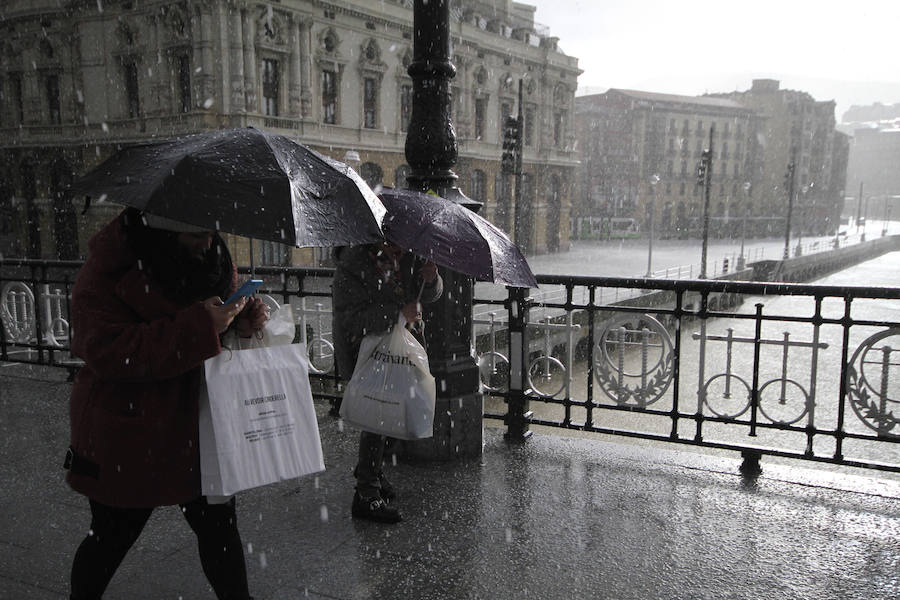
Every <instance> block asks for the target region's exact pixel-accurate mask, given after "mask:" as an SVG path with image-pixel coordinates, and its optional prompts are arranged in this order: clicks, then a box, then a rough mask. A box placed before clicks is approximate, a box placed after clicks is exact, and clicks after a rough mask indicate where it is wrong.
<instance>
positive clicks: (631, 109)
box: [573, 89, 768, 237]
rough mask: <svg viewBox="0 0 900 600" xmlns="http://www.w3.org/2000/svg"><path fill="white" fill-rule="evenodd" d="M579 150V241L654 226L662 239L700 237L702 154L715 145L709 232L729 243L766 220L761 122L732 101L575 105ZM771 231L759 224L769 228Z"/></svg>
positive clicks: (610, 95)
mask: <svg viewBox="0 0 900 600" xmlns="http://www.w3.org/2000/svg"><path fill="white" fill-rule="evenodd" d="M575 105H576V131H577V132H578V137H579V146H580V148H581V160H582V168H581V170H580V173H579V175H580V177H579V185H578V193H577V196H576V198H577V200H576V201H575V203H574V205H575V206H576V207H577V208H575V209H574V210H575V211H576V216H575V218H574V219H573V222H574V229H573V233H574V234H576V235H578V236H579V237H596V236H599V237H605V236H626V235H627V234H628V232H629V230H632V231H633V230H634V229H635V226H637V227H639V228H643V229H644V230H646V227H647V225H648V222H649V214H650V212H649V210H650V208H651V207H652V208H653V211H654V228H655V231H656V235H658V236H660V237H699V236H700V232H701V229H702V217H703V202H704V198H703V189H702V187H701V186H700V185H698V184H697V164H698V161H699V160H700V154H701V152H702V151H703V150H704V149H705V148H708V147H709V141H710V128H711V127H714V134H713V135H714V137H713V150H714V157H713V178H712V181H713V188H712V194H711V198H712V200H711V215H712V219H711V222H712V228H711V231H712V232H713V233H714V234H715V235H726V234H727V233H728V231H729V230H731V229H734V228H737V227H738V226H739V222H740V219H739V217H742V216H744V215H748V216H753V217H754V218H760V219H765V218H768V213H767V209H766V208H764V207H763V206H762V205H757V204H754V202H753V201H754V199H755V196H752V194H753V190H752V187H750V186H747V185H745V184H747V183H748V182H753V181H755V179H756V178H757V177H758V175H757V171H758V165H757V164H756V162H754V161H755V157H756V153H755V152H754V145H755V143H756V140H757V136H756V131H757V128H758V126H759V125H758V119H757V118H756V116H755V114H754V113H753V111H751V110H749V109H747V108H746V107H744V106H742V105H741V104H739V103H737V102H735V101H733V100H728V99H722V98H711V97H696V96H677V95H669V94H655V93H650V92H641V91H635V90H620V89H611V90H608V91H607V92H605V93H603V94H594V95H590V96H579V97H578V98H576V99H575ZM762 226H763V225H761V227H762Z"/></svg>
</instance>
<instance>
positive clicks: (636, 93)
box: [575, 88, 750, 111]
mask: <svg viewBox="0 0 900 600" xmlns="http://www.w3.org/2000/svg"><path fill="white" fill-rule="evenodd" d="M611 92H614V93H618V94H622V95H625V96H630V97H632V98H636V99H639V100H647V101H649V102H666V103H679V104H695V105H701V106H715V107H717V108H729V109H733V110H743V111H749V110H750V109H749V108H748V107H746V106H744V105H743V104H741V103H740V102H735V101H734V100H727V99H725V98H713V97H710V96H679V95H677V94H659V93H656V92H644V91H641V90H625V89H620V88H610V89H608V90H607V91H606V92H605V93H606V94H609V93H611ZM602 95H604V94H593V96H602ZM590 97H591V96H578V97H576V98H575V99H576V101H577V100H578V99H580V98H590Z"/></svg>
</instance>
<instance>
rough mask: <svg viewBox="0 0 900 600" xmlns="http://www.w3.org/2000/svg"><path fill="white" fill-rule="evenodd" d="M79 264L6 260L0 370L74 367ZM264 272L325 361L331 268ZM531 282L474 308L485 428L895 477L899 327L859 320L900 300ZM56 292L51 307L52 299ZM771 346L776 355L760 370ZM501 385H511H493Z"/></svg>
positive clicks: (719, 287)
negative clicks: (29, 321)
mask: <svg viewBox="0 0 900 600" xmlns="http://www.w3.org/2000/svg"><path fill="white" fill-rule="evenodd" d="M80 265H81V263H79V262H77V261H36V260H25V259H16V260H0V289H2V288H3V287H4V286H5V285H7V284H9V283H10V282H20V283H21V284H22V285H25V286H27V287H28V289H29V290H30V291H31V293H32V294H33V296H34V301H33V313H32V314H33V315H34V319H33V321H34V325H33V327H34V332H33V335H31V336H29V337H28V339H27V340H25V341H22V340H20V339H19V338H18V337H14V336H12V335H11V334H10V332H11V328H10V324H9V318H10V316H9V315H6V316H5V317H4V319H0V360H2V361H6V362H22V363H34V364H44V365H51V366H60V367H66V368H70V369H75V368H77V364H74V363H73V361H72V360H71V359H72V357H71V355H70V353H69V349H68V339H67V338H66V337H65V336H61V337H60V338H58V339H51V338H49V337H47V336H46V335H45V332H47V331H48V328H49V327H50V324H51V323H52V322H53V320H54V319H57V318H58V319H62V320H67V319H68V314H69V312H68V311H69V298H70V294H71V286H72V282H73V281H74V276H75V272H76V270H77V268H79V267H80ZM240 271H241V272H248V271H249V269H247V268H241V269H240ZM255 272H256V275H257V276H258V277H261V278H263V279H264V281H265V283H264V285H263V287H262V291H264V292H265V293H267V294H269V295H270V296H272V297H274V298H278V299H279V301H280V302H282V303H291V305H292V307H293V308H294V315H295V317H297V318H298V319H299V320H300V325H301V330H300V331H301V337H303V336H306V335H307V326H309V328H311V329H312V332H311V334H312V338H310V340H319V341H321V342H322V343H321V347H320V348H319V349H320V350H323V351H324V353H326V354H327V352H329V351H330V342H328V340H327V338H328V336H329V335H330V332H329V331H325V329H326V327H327V326H330V319H326V318H324V315H325V314H326V313H329V312H330V299H331V280H332V276H333V270H332V269H328V268H316V269H309V268H293V267H256V269H255ZM537 279H538V282H539V284H540V285H541V286H542V287H545V288H548V287H554V286H556V287H558V288H560V289H555V290H554V291H552V292H551V293H550V294H548V295H545V296H543V297H541V296H540V295H539V294H534V295H532V296H529V295H528V294H526V293H523V291H522V290H515V289H514V288H506V289H499V286H498V289H497V290H494V291H495V292H497V293H496V294H494V295H493V296H494V297H492V298H488V297H485V298H481V299H479V298H476V299H475V300H474V305H473V328H475V330H474V333H475V335H473V338H474V341H475V344H476V345H477V346H478V347H479V349H480V352H479V354H480V358H481V359H482V360H481V361H480V364H481V365H482V366H484V367H485V368H484V369H483V370H482V376H483V377H484V375H485V372H487V374H488V375H489V376H491V377H492V378H491V377H489V378H488V380H486V381H485V384H486V385H485V388H484V393H485V396H486V404H487V408H486V410H485V413H484V417H485V418H487V419H497V420H503V421H504V422H505V423H507V426H508V427H512V425H511V424H513V423H515V424H517V425H516V427H517V429H516V430H515V431H513V430H512V429H510V431H511V437H512V438H515V437H517V436H522V434H523V433H527V430H528V427H529V426H534V425H540V426H546V427H552V428H559V429H573V430H580V431H587V432H594V433H601V434H612V435H620V436H626V437H637V438H642V439H649V440H656V441H662V442H670V443H677V444H687V445H694V446H701V447H708V448H720V449H727V450H733V451H739V452H741V453H742V454H743V455H744V456H745V457H747V458H750V459H755V460H758V458H759V456H761V455H763V454H766V455H773V456H783V457H789V458H795V459H803V460H810V461H818V462H828V463H834V464H841V465H850V466H856V467H865V468H871V469H880V470H886V471H893V472H900V423H898V421H897V419H898V417H897V416H896V415H898V414H900V411H898V410H896V408H895V407H896V406H897V402H898V401H900V399H898V398H897V393H896V390H897V388H898V382H897V378H896V376H894V378H893V379H891V376H892V373H894V372H895V371H896V370H897V369H896V367H897V366H898V362H900V361H898V359H897V352H900V322H898V321H896V320H889V319H882V318H868V317H867V316H866V315H865V314H862V315H861V314H857V312H855V311H853V310H851V307H853V306H856V305H857V304H859V303H860V302H861V301H865V302H867V303H871V302H876V303H878V302H882V301H896V300H900V289H897V288H888V287H879V286H834V285H824V286H823V285H812V284H797V283H770V282H750V281H731V280H696V279H677V280H676V279H648V278H626V277H587V276H559V275H539V276H538V277H537ZM537 291H538V292H540V290H537ZM51 294H52V296H53V297H54V298H56V304H54V303H53V302H48V298H49V297H50V296H51ZM488 295H490V294H488ZM747 296H757V297H760V298H761V300H760V301H759V302H757V303H756V304H755V305H754V306H753V307H752V308H753V310H749V311H748V310H746V308H747V307H744V308H741V307H740V303H741V301H742V299H743V298H746V297H747ZM782 296H790V297H793V298H797V299H798V301H802V299H803V298H806V299H808V300H807V302H809V303H810V306H811V307H812V308H811V309H810V311H808V314H796V313H790V312H786V313H776V312H773V311H772V309H770V308H768V305H770V304H771V302H772V301H774V300H775V299H777V298H779V297H782ZM610 297H615V298H616V300H614V301H610ZM310 299H311V300H310ZM307 302H311V303H313V305H314V306H315V308H310V307H309V306H307ZM854 303H856V304H854ZM54 307H55V308H54ZM501 307H502V308H501ZM485 309H487V310H488V311H490V312H493V313H494V315H492V318H491V319H484V318H482V317H480V316H478V315H484V314H485V313H484V312H483V311H484V310H485ZM538 309H545V310H543V311H541V310H538ZM54 311H56V313H54ZM501 311H502V312H501ZM26 312H27V311H26ZM488 314H490V313H488ZM887 314H890V312H889V311H888V312H887ZM892 318H894V319H896V317H892ZM326 322H327V323H326ZM486 325H487V326H488V328H489V331H488V333H485V331H484V328H485V326H486ZM773 328H774V329H773ZM739 330H740V331H739ZM836 332H838V333H839V335H838V334H837V333H836ZM488 335H489V337H487V336H488ZM828 335H830V336H831V338H830V339H825V338H826V337H827V336H828ZM894 336H897V338H898V339H894ZM488 342H490V347H489V348H487V347H485V346H486V345H487V343H488ZM891 344H893V346H892V345H891ZM310 346H312V344H311V345H310ZM893 348H897V349H898V350H896V351H895V350H894V349H893ZM776 349H777V352H779V353H780V354H779V355H778V357H777V359H773V358H771V357H768V358H767V356H768V354H770V353H771V352H774V351H776ZM742 350H743V351H742ZM804 353H805V354H804ZM486 357H487V358H489V359H490V360H489V361H488V360H487V359H486ZM738 357H739V358H738ZM767 360H768V361H769V362H770V363H771V364H769V363H767V362H766V361H767ZM824 365H827V367H828V368H827V369H825V367H824ZM498 368H499V369H500V370H499V371H498V370H497V369H498ZM823 369H824V370H823ZM317 371H318V372H313V373H311V379H312V380H313V381H314V390H315V392H314V393H315V395H316V397H318V398H322V399H326V400H329V401H331V402H337V401H338V400H339V399H340V397H341V393H340V388H339V386H338V385H337V379H338V376H339V375H340V374H339V373H334V371H333V369H329V370H328V371H327V372H325V369H321V370H317ZM498 374H499V375H500V376H502V377H503V378H505V379H506V384H505V385H497V377H498ZM535 377H540V378H542V380H541V381H542V385H535ZM560 378H562V379H560ZM516 381H518V382H519V383H515V382H516ZM514 383H515V385H513V384H514ZM492 399H497V400H499V401H500V403H499V404H497V403H496V402H495V401H494V400H492ZM498 408H500V409H501V410H499V411H498ZM532 409H533V410H532Z"/></svg>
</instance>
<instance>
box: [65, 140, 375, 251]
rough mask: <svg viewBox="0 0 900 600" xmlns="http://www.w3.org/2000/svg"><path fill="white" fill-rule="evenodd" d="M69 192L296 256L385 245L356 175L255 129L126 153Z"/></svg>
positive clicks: (128, 149) (368, 192) (372, 203)
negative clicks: (297, 250)
mask: <svg viewBox="0 0 900 600" xmlns="http://www.w3.org/2000/svg"><path fill="white" fill-rule="evenodd" d="M71 189H72V191H73V192H74V193H76V194H84V195H87V196H91V197H93V198H98V199H103V200H107V201H109V202H113V203H116V204H123V205H126V206H132V207H134V208H138V209H140V210H143V211H145V212H147V213H149V214H152V215H158V216H161V217H166V218H169V219H172V220H175V221H180V222H183V223H188V224H190V225H196V226H199V227H204V228H208V229H216V230H219V231H226V232H229V233H234V234H238V235H243V236H247V237H250V238H258V239H262V240H269V241H273V242H280V243H283V244H288V245H292V246H301V247H302V246H342V245H348V244H361V243H370V242H374V241H378V240H381V239H383V236H382V234H381V229H380V225H381V221H382V219H383V218H384V206H383V205H382V204H381V202H380V201H379V200H378V198H377V196H375V194H374V192H372V190H371V189H370V188H369V186H368V185H366V183H365V182H364V181H363V180H362V178H361V177H360V176H359V175H357V174H356V172H355V171H353V169H351V168H350V167H348V166H347V165H345V164H343V163H341V162H338V161H336V160H333V159H331V158H328V157H326V156H323V155H321V154H319V153H317V152H315V151H313V150H311V149H309V148H307V147H306V146H303V145H301V144H298V143H297V142H294V141H293V140H291V139H289V138H287V137H284V136H282V135H276V134H272V133H268V132H265V131H261V130H258V129H254V128H246V129H227V130H219V131H211V132H207V133H200V134H195V135H189V136H185V137H181V138H177V139H172V140H164V141H158V142H151V143H141V144H137V145H134V146H129V147H126V148H123V149H122V150H120V151H119V152H117V153H116V154H114V155H113V156H111V157H110V158H109V159H107V160H106V161H105V162H103V163H102V164H101V165H100V166H98V167H97V168H95V169H94V170H92V171H91V172H90V173H88V174H87V175H85V176H84V177H82V178H81V179H79V180H78V181H76V182H75V183H73V184H72V187H71Z"/></svg>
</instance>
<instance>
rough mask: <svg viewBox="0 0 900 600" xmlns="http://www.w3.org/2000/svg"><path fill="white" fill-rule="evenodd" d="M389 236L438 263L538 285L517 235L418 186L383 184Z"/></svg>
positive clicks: (508, 281)
mask: <svg viewBox="0 0 900 600" xmlns="http://www.w3.org/2000/svg"><path fill="white" fill-rule="evenodd" d="M378 197H379V198H381V201H382V203H383V204H384V206H385V208H387V215H386V216H385V217H384V222H383V223H382V228H383V229H384V237H385V238H387V239H388V240H389V241H390V242H393V243H394V244H396V245H397V246H400V247H401V248H404V249H406V250H409V251H411V252H412V253H413V254H417V255H419V256H421V257H423V258H427V259H429V260H432V261H434V263H435V264H438V265H441V266H443V267H447V268H449V269H453V270H454V271H459V272H461V273H465V274H466V275H469V276H471V277H474V278H475V279H477V280H479V281H492V282H494V283H502V284H505V285H511V286H515V287H534V288H536V287H537V286H538V284H537V280H536V279H535V278H534V274H533V273H532V272H531V267H529V266H528V262H527V261H526V260H525V257H524V256H523V255H522V252H521V251H520V250H519V247H518V246H516V245H515V244H514V243H513V242H512V240H510V239H509V237H507V235H506V234H505V233H503V232H502V231H501V230H500V229H498V228H497V227H495V226H494V225H493V224H491V223H490V221H487V220H486V219H484V218H482V217H479V216H478V215H477V214H475V213H474V212H472V211H471V210H469V209H468V208H465V207H464V206H462V205H461V204H457V203H456V202H452V201H450V200H447V199H445V198H441V197H439V196H433V195H431V194H423V193H421V192H415V191H412V190H401V189H395V188H382V190H381V191H380V192H379V194H378Z"/></svg>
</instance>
